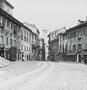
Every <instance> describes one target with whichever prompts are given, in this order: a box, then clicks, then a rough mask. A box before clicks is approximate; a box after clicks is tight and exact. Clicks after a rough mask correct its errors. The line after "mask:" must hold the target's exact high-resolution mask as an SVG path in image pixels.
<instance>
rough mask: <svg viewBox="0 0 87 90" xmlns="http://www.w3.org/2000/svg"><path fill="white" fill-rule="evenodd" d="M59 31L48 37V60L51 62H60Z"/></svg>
mask: <svg viewBox="0 0 87 90" xmlns="http://www.w3.org/2000/svg"><path fill="white" fill-rule="evenodd" d="M58 32H59V31H58V30H55V31H53V32H51V33H50V34H49V35H48V38H49V41H48V44H49V47H48V50H49V52H48V55H49V56H48V59H49V60H50V61H58V50H59V44H58V42H59V37H58Z"/></svg>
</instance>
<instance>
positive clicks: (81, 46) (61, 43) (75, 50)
mask: <svg viewBox="0 0 87 90" xmlns="http://www.w3.org/2000/svg"><path fill="white" fill-rule="evenodd" d="M51 35H52V33H51V34H49V58H51V59H52V60H54V57H53V55H56V53H55V52H54V49H53V48H54V47H55V45H54V44H55V42H53V41H54V40H56V39H52V41H50V38H52V37H51ZM57 37H58V41H56V42H57V43H58V48H57V52H58V60H63V61H66V60H68V61H77V62H83V59H84V58H87V20H86V21H80V20H79V24H78V25H76V26H74V27H72V28H69V29H65V31H64V30H63V32H62V30H61V29H60V31H59V32H58V35H57ZM53 53H54V54H53Z"/></svg>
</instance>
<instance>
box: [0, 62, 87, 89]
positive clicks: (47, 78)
mask: <svg viewBox="0 0 87 90" xmlns="http://www.w3.org/2000/svg"><path fill="white" fill-rule="evenodd" d="M19 65H20V67H19ZM32 66H33V68H32ZM12 67H13V68H12ZM17 68H18V69H17ZM2 71H3V72H2ZM1 78H2V79H1ZM0 90H87V65H84V64H81V63H73V62H59V63H54V62H22V63H21V64H20V63H19V64H18V63H17V64H16V63H15V64H14V65H11V66H9V67H5V68H2V69H0Z"/></svg>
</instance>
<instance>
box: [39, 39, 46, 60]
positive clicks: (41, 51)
mask: <svg viewBox="0 0 87 90" xmlns="http://www.w3.org/2000/svg"><path fill="white" fill-rule="evenodd" d="M39 41H40V48H39V56H40V61H45V59H46V55H45V41H44V39H43V38H40V39H39Z"/></svg>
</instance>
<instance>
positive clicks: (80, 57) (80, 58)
mask: <svg viewBox="0 0 87 90" xmlns="http://www.w3.org/2000/svg"><path fill="white" fill-rule="evenodd" d="M81 60H82V56H81V54H79V62H81Z"/></svg>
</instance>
